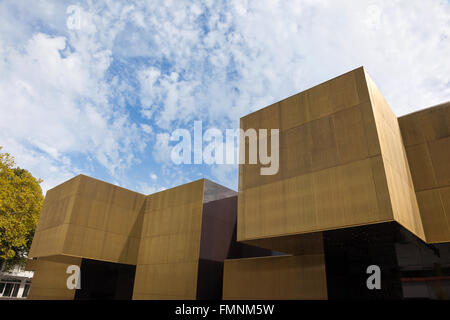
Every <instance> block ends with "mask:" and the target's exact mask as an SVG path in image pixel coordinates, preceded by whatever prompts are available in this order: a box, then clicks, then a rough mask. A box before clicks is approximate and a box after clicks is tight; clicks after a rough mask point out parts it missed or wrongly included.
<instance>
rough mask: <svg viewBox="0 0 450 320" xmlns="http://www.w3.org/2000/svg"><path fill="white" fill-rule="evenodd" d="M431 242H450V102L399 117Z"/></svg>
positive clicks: (426, 234)
mask: <svg viewBox="0 0 450 320" xmlns="http://www.w3.org/2000/svg"><path fill="white" fill-rule="evenodd" d="M399 124H400V128H401V132H402V135H403V140H404V143H405V145H406V151H407V156H408V163H409V166H410V170H411V175H412V177H413V182H414V189H415V191H416V195H417V200H418V203H419V208H420V215H421V218H422V221H423V227H424V233H425V239H426V241H427V242H431V243H436V242H448V241H450V227H449V224H450V222H449V216H450V208H449V203H450V192H449V191H448V190H449V185H450V170H449V169H450V166H449V163H450V151H449V150H450V103H444V104H441V105H438V106H435V107H432V108H428V109H425V110H422V111H419V112H415V113H412V114H409V115H406V116H403V117H401V118H399Z"/></svg>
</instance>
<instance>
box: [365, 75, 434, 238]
mask: <svg viewBox="0 0 450 320" xmlns="http://www.w3.org/2000/svg"><path fill="white" fill-rule="evenodd" d="M366 81H367V84H368V88H369V93H370V98H371V101H372V108H373V113H374V116H375V122H376V126H377V131H378V136H379V141H380V148H381V154H382V158H383V164H384V168H385V172H386V179H387V184H388V188H389V195H390V198H391V206H392V211H393V215H394V219H395V220H396V221H397V222H399V223H400V224H401V225H402V226H404V227H405V228H406V229H408V230H409V231H411V232H412V233H414V234H415V235H416V236H418V237H419V238H421V239H422V240H424V241H425V233H424V230H423V225H422V219H421V216H420V212H419V207H418V204H417V199H416V196H415V193H414V187H413V182H412V178H411V173H410V169H409V165H408V160H407V158H406V152H405V148H404V146H403V141H402V135H401V131H400V127H399V124H398V120H397V117H396V116H395V115H394V113H393V112H392V110H391V108H390V107H389V105H388V104H387V102H386V100H385V99H384V97H383V96H382V95H381V93H380V92H379V90H378V88H377V86H376V85H375V83H374V82H373V81H372V80H371V79H370V77H369V76H368V75H367V74H366Z"/></svg>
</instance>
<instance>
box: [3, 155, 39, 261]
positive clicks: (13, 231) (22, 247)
mask: <svg viewBox="0 0 450 320" xmlns="http://www.w3.org/2000/svg"><path fill="white" fill-rule="evenodd" d="M0 150H1V147H0ZM14 166H15V162H14V158H13V157H12V156H11V155H10V154H8V153H1V152H0V261H1V260H4V261H6V262H7V264H8V265H11V264H15V263H19V262H21V261H23V260H24V258H25V257H26V254H27V253H28V250H29V249H30V246H31V242H32V239H33V236H34V231H35V229H36V225H37V221H38V219H39V214H40V211H41V207H42V202H43V199H44V197H43V195H42V189H41V187H40V185H39V184H40V183H41V182H42V180H41V179H36V178H35V177H33V176H32V175H31V173H30V172H28V171H27V170H25V169H22V168H19V167H14Z"/></svg>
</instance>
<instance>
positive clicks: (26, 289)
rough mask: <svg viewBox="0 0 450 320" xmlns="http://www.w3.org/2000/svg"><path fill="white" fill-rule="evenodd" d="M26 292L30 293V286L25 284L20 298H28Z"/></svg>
mask: <svg viewBox="0 0 450 320" xmlns="http://www.w3.org/2000/svg"><path fill="white" fill-rule="evenodd" d="M28 291H30V285H29V284H26V285H25V288H23V292H22V298H26V297H28Z"/></svg>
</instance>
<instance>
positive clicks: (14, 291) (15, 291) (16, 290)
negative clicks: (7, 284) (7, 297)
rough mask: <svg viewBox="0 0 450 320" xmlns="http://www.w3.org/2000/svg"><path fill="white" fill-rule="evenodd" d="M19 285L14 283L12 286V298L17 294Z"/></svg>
mask: <svg viewBox="0 0 450 320" xmlns="http://www.w3.org/2000/svg"><path fill="white" fill-rule="evenodd" d="M19 288H20V283H16V284H15V285H14V289H13V292H12V297H17V294H18V293H19Z"/></svg>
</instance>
